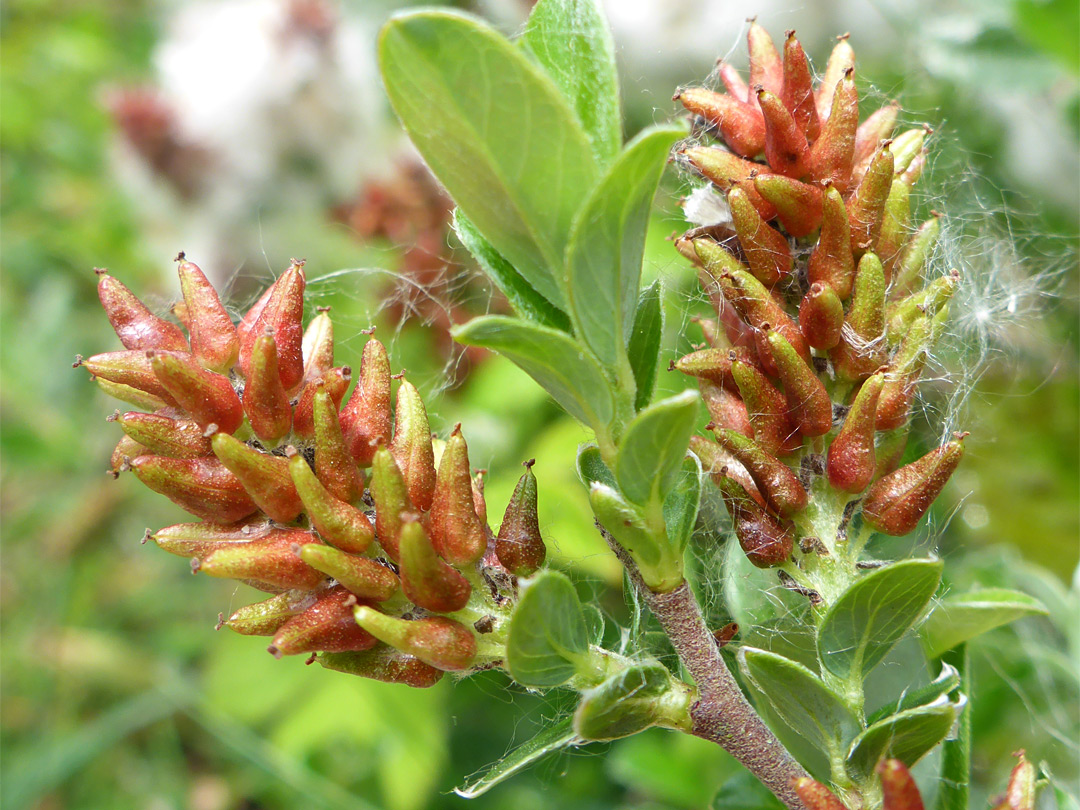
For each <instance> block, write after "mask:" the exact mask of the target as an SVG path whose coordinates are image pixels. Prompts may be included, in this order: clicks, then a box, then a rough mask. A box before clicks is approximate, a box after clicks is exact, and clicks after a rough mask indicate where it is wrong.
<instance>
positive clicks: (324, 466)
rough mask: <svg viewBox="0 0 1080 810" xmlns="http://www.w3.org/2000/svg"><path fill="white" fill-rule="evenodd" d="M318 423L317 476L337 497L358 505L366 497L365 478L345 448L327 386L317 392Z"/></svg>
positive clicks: (335, 408)
mask: <svg viewBox="0 0 1080 810" xmlns="http://www.w3.org/2000/svg"><path fill="white" fill-rule="evenodd" d="M314 423H315V475H316V476H317V477H318V479H319V481H321V482H322V484H323V486H325V487H326V489H327V491H328V492H329V493H330V494H331V495H333V496H334V497H335V498H337V499H338V500H340V501H345V502H346V503H356V502H357V501H358V500H360V498H361V497H362V496H363V494H364V479H363V477H362V476H361V475H360V470H359V469H357V467H356V462H355V461H353V458H352V456H351V455H349V449H348V448H347V447H346V446H345V437H344V436H343V435H342V432H341V422H340V421H339V420H338V409H337V406H335V405H334V401H333V400H332V399H331V398H330V393H329V392H328V391H327V390H326V388H325V386H319V387H317V389H316V391H315V401H314Z"/></svg>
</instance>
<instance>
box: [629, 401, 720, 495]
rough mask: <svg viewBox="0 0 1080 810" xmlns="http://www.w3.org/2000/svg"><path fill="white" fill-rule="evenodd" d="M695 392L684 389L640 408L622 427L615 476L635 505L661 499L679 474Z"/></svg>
mask: <svg viewBox="0 0 1080 810" xmlns="http://www.w3.org/2000/svg"><path fill="white" fill-rule="evenodd" d="M699 401H700V398H699V397H698V393H697V391H694V390H689V389H688V390H686V391H683V392H682V393H681V394H676V395H675V396H673V397H669V398H668V399H664V400H661V401H660V402H657V403H655V404H653V405H650V406H649V407H648V408H646V409H645V410H643V411H642V412H641V413H639V414H638V415H637V416H635V417H634V419H633V420H632V421H631V422H630V424H629V425H628V426H627V428H626V432H625V433H624V434H623V437H622V442H621V443H620V446H619V455H618V456H617V457H616V459H615V478H616V480H617V481H618V482H619V488H620V489H621V490H622V492H623V494H624V495H626V497H627V498H628V499H629V500H631V501H633V502H634V503H637V504H646V503H648V502H649V501H650V500H651V499H653V498H656V497H659V498H663V497H664V496H665V495H666V494H667V493H668V491H669V490H670V489H671V487H672V485H673V484H674V483H675V479H676V477H677V476H678V474H679V470H680V469H681V467H682V463H683V459H685V458H686V449H687V447H688V446H689V444H690V434H691V433H692V432H693V430H694V423H695V421H696V419H697V413H698V402H699Z"/></svg>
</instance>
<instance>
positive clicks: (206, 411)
mask: <svg viewBox="0 0 1080 810" xmlns="http://www.w3.org/2000/svg"><path fill="white" fill-rule="evenodd" d="M146 354H147V357H148V358H149V360H150V367H151V368H152V369H153V370H154V374H155V375H156V376H157V378H158V381H159V382H160V383H161V385H162V386H163V387H164V388H165V390H166V391H168V392H169V395H170V396H171V397H172V398H173V399H174V400H175V401H176V402H177V404H179V406H180V407H181V408H183V409H184V410H185V411H187V412H188V413H189V414H190V415H191V418H192V419H194V420H195V421H196V422H198V423H199V426H200V427H202V428H204V429H205V428H207V427H209V426H210V425H217V429H218V430H220V431H222V432H224V433H235V432H236V430H237V429H238V428H239V427H240V425H242V424H243V422H244V406H243V405H242V404H241V403H240V397H238V396H237V395H236V391H234V390H233V387H232V383H231V382H229V378H228V377H224V376H222V375H221V374H217V373H215V372H213V371H208V370H207V369H205V368H203V367H202V366H200V365H199V364H198V363H196V362H195V359H194V358H193V357H192V356H191V355H184V354H176V353H173V352H154V351H148V352H147V353H146Z"/></svg>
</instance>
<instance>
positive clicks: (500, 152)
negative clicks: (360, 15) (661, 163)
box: [378, 10, 597, 308]
mask: <svg viewBox="0 0 1080 810" xmlns="http://www.w3.org/2000/svg"><path fill="white" fill-rule="evenodd" d="M378 51H379V68H380V70H381V72H382V78H383V84H384V85H385V87H386V93H387V95H388V96H389V97H390V103H391V104H392V105H393V107H394V111H395V112H396V113H397V114H398V117H399V118H400V119H401V121H402V123H403V124H404V125H405V129H406V131H408V133H409V136H410V137H411V138H412V141H413V143H414V144H415V145H416V148H417V149H418V150H419V152H420V154H421V155H422V156H423V158H424V161H425V162H426V163H427V165H428V166H429V167H430V168H431V170H432V172H434V174H435V176H436V177H438V178H439V180H440V181H441V182H442V184H443V185H444V186H445V187H446V190H447V191H449V192H450V196H451V197H453V198H454V201H455V202H456V203H457V204H458V205H459V206H461V208H462V210H463V211H464V212H465V213H466V215H468V217H469V219H470V220H472V222H473V223H474V224H475V225H476V227H477V229H478V230H479V231H480V232H481V233H482V234H483V235H484V236H485V237H486V238H487V239H488V241H490V242H491V244H492V245H493V246H494V247H495V250H496V251H498V252H499V253H500V254H501V255H502V256H504V257H505V258H506V259H507V261H509V262H510V264H511V265H513V266H514V267H515V268H516V269H517V271H518V272H519V273H520V274H521V275H522V276H523V277H524V278H525V280H526V281H528V282H529V284H530V285H532V286H533V287H534V288H535V289H536V290H537V291H538V292H539V293H540V294H541V295H542V296H544V298H546V299H547V300H549V301H551V302H552V303H553V304H555V305H556V306H558V307H560V308H562V307H563V306H564V305H565V303H566V296H565V294H564V291H563V286H562V265H563V257H564V256H565V253H566V241H567V238H568V236H569V233H570V226H571V223H572V222H573V218H574V214H575V213H576V212H577V210H578V208H579V207H580V204H581V200H582V199H583V198H584V197H585V196H586V195H587V194H588V193H589V192H590V191H591V190H592V188H593V186H594V184H595V182H596V178H597V166H596V160H595V159H594V158H593V152H592V146H591V145H590V143H589V139H588V138H587V137H586V135H585V132H584V130H582V128H581V125H580V124H579V123H578V120H577V117H576V116H575V115H574V112H573V111H572V110H571V109H570V106H569V105H568V104H567V102H566V100H565V99H564V98H563V97H562V94H561V93H560V91H559V89H558V88H557V87H556V86H555V84H554V82H552V80H551V79H550V78H549V77H548V76H547V74H546V73H544V72H543V71H542V70H541V69H540V68H539V67H537V66H536V65H535V64H534V63H533V62H532V61H531V60H530V59H529V58H528V57H526V56H525V55H524V54H523V53H522V52H521V51H520V50H519V49H517V48H515V47H514V46H513V45H512V44H511V43H510V42H509V41H508V40H507V39H506V38H505V37H503V36H502V35H501V34H499V33H498V32H497V31H495V30H494V29H493V28H491V27H490V26H489V25H487V24H486V23H484V22H482V21H481V20H479V19H476V18H475V17H471V16H468V15H465V14H462V13H460V12H456V11H446V10H435V11H416V12H405V13H402V14H398V15H397V16H395V17H393V18H391V19H390V21H389V22H387V23H386V25H384V26H383V29H382V32H381V33H380V35H379V46H378Z"/></svg>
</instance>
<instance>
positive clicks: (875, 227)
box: [847, 141, 893, 259]
mask: <svg viewBox="0 0 1080 810" xmlns="http://www.w3.org/2000/svg"><path fill="white" fill-rule="evenodd" d="M892 181H893V155H892V150H891V149H890V148H889V141H885V142H883V143H882V145H881V147H880V148H879V149H878V150H877V152H875V153H874V157H873V158H872V159H871V160H870V165H869V166H868V167H867V169H866V174H865V175H863V178H862V180H860V181H859V185H858V186H856V188H855V191H854V192H853V193H852V195H851V196H850V197H849V198H848V200H847V211H848V222H849V223H850V225H851V252H852V255H853V256H854V257H855V258H856V259H858V258H859V257H861V256H862V255H863V253H865V252H867V251H874V250H876V249H877V243H878V235H879V234H880V233H881V222H882V220H883V219H884V216H885V201H886V200H887V199H888V198H889V190H890V189H891V188H892Z"/></svg>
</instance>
